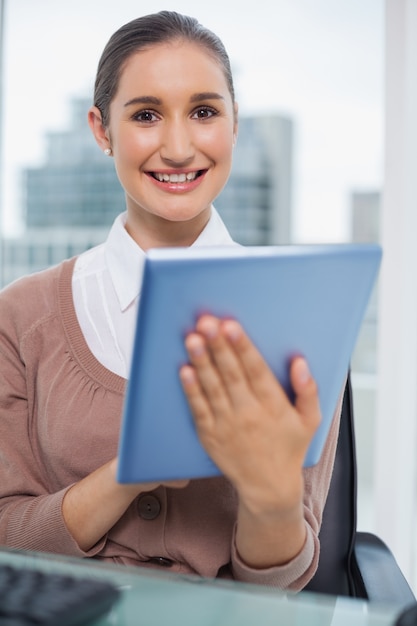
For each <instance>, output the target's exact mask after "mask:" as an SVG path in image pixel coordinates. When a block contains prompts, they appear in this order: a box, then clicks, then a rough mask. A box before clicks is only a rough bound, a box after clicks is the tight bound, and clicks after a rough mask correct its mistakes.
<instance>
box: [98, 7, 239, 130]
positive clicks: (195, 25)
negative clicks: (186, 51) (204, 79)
mask: <svg viewBox="0 0 417 626" xmlns="http://www.w3.org/2000/svg"><path fill="white" fill-rule="evenodd" d="M175 40H179V41H180V40H184V41H188V42H191V43H196V44H198V45H201V46H202V47H204V48H205V49H206V50H207V52H208V53H209V54H211V55H212V56H213V57H214V59H215V60H216V61H217V62H218V63H219V64H220V65H221V66H222V69H223V72H224V75H225V78H226V82H227V85H228V88H229V91H230V95H231V97H232V101H233V102H234V99H235V95H234V87H233V77H232V71H231V67H230V60H229V57H228V54H227V52H226V49H225V47H224V45H223V43H222V42H221V40H220V39H219V37H218V36H217V35H216V34H215V33H213V32H212V31H211V30H209V29H208V28H205V27H204V26H202V25H201V24H200V23H199V22H198V20H196V19H195V18H193V17H189V16H186V15H181V14H180V13H177V12H175V11H160V12H159V13H154V14H151V15H145V16H143V17H139V18H137V19H135V20H132V21H131V22H128V23H127V24H125V25H124V26H122V27H121V28H119V29H118V30H117V31H116V32H115V33H114V34H113V35H112V36H111V37H110V39H109V41H108V43H107V45H106V46H105V48H104V50H103V53H102V55H101V58H100V60H99V64H98V68H97V75H96V80H95V86H94V104H95V106H96V107H97V108H98V109H99V110H100V112H101V116H102V122H103V125H104V127H107V126H108V125H109V121H110V104H111V102H112V100H113V98H114V96H115V95H116V92H117V89H118V86H119V81H120V76H121V73H122V71H123V68H124V65H125V63H126V62H127V60H128V59H129V58H130V57H131V56H132V54H135V53H137V52H140V51H141V50H144V49H146V48H149V47H150V46H153V45H156V44H161V43H166V42H169V41H175Z"/></svg>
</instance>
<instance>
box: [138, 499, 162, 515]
mask: <svg viewBox="0 0 417 626" xmlns="http://www.w3.org/2000/svg"><path fill="white" fill-rule="evenodd" d="M160 511H161V504H160V502H159V500H158V498H157V497H156V496H152V495H150V494H146V495H144V496H141V497H140V498H139V500H138V513H139V517H141V518H142V519H146V520H153V519H155V518H156V517H158V515H159V513H160Z"/></svg>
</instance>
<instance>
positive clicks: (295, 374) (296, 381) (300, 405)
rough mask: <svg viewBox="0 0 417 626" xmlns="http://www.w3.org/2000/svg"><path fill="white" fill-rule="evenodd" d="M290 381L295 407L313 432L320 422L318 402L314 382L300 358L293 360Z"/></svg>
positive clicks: (304, 361) (304, 362) (305, 363)
mask: <svg viewBox="0 0 417 626" xmlns="http://www.w3.org/2000/svg"><path fill="white" fill-rule="evenodd" d="M290 380H291V384H292V387H293V390H294V393H295V407H296V409H297V411H298V412H299V414H300V415H301V416H303V417H305V418H306V419H307V420H308V422H309V425H310V427H311V429H312V431H313V432H314V431H315V430H316V428H317V427H318V425H319V424H320V421H321V411H320V401H319V395H318V389H317V385H316V382H315V380H314V378H313V377H312V376H311V373H310V370H309V367H308V365H307V362H306V360H305V359H303V358H302V357H296V358H295V359H293V361H292V363H291V367H290Z"/></svg>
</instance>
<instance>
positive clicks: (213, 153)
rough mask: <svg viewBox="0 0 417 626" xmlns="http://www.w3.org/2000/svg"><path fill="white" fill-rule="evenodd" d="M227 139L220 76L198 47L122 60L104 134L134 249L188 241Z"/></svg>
mask: <svg viewBox="0 0 417 626" xmlns="http://www.w3.org/2000/svg"><path fill="white" fill-rule="evenodd" d="M235 135H236V111H235V108H234V105H233V102H232V98H231V95H230V92H229V90H228V86H227V82H226V78H225V76H224V74H223V70H222V67H221V65H220V64H219V63H218V62H216V60H214V58H213V57H211V56H210V55H209V54H208V53H207V52H206V50H205V49H204V48H202V47H200V46H198V45H196V44H192V43H188V42H183V41H181V42H171V43H166V44H158V45H155V46H153V47H151V48H149V49H147V50H145V51H141V52H138V53H136V54H134V55H133V56H131V57H130V58H129V60H128V61H127V63H126V65H125V67H124V69H123V72H122V74H121V77H120V82H119V87H118V91H117V93H116V96H115V97H114V99H113V101H112V103H111V105H110V123H109V127H108V128H107V129H106V136H107V138H108V140H109V142H110V145H111V148H112V152H113V156H114V160H115V166H116V170H117V173H118V176H119V179H120V182H121V184H122V185H123V187H124V189H125V191H126V197H127V209H128V221H127V229H128V231H129V232H130V233H131V235H132V236H133V237H134V238H136V240H138V239H140V240H141V241H138V243H140V245H142V246H143V247H145V248H146V247H151V246H152V245H158V243H159V245H164V241H162V238H166V236H168V237H172V238H173V239H176V242H175V241H172V242H171V243H172V244H175V243H177V244H178V245H187V244H190V243H192V241H194V239H195V238H196V237H197V236H198V234H199V233H200V232H201V230H202V229H203V228H204V225H205V224H206V222H207V220H208V218H209V215H210V206H211V203H212V201H213V200H214V199H215V198H216V196H217V195H218V194H219V193H220V191H221V190H222V188H223V187H224V185H225V183H226V181H227V179H228V176H229V173H230V169H231V163H232V152H233V144H234V140H235ZM145 234H146V236H147V237H149V242H148V241H146V240H145ZM161 234H162V238H161V240H160V241H159V242H158V238H159V237H160V236H161ZM135 235H136V236H135ZM155 238H156V239H155ZM165 243H166V244H167V245H169V242H165Z"/></svg>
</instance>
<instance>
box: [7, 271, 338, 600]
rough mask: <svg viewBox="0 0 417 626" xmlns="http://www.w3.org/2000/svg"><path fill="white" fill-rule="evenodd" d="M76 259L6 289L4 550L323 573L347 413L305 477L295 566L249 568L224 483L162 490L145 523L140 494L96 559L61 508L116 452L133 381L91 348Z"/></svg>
mask: <svg viewBox="0 0 417 626" xmlns="http://www.w3.org/2000/svg"><path fill="white" fill-rule="evenodd" d="M73 266H74V259H71V260H69V261H65V262H64V263H62V264H61V265H59V266H57V267H55V268H52V269H49V270H46V271H44V272H40V273H38V274H35V275H32V276H28V277H25V278H23V279H21V280H19V281H16V282H15V283H13V284H12V285H10V286H8V287H7V288H5V289H4V290H3V291H2V292H1V294H0V545H5V546H9V547H14V548H22V549H28V550H39V551H47V552H54V553H61V554H67V555H73V556H81V557H85V556H88V557H95V558H97V559H104V560H110V561H113V562H116V563H125V564H130V565H140V566H148V567H149V566H151V567H158V564H157V563H158V562H157V560H156V559H157V558H158V557H163V559H166V560H168V559H169V561H160V562H161V563H167V562H168V563H169V564H170V570H171V571H175V572H182V573H197V574H199V575H202V576H207V577H216V576H219V577H224V578H235V579H237V580H242V581H246V582H254V583H262V584H267V585H274V586H277V587H280V588H283V589H286V588H290V589H295V590H298V589H301V588H302V587H304V586H305V585H306V584H307V582H308V580H309V579H310V578H311V577H312V575H313V573H314V571H315V568H316V566H317V561H318V555H319V542H318V539H317V535H318V531H319V528H320V523H321V515H322V510H323V507H324V503H325V499H326V496H327V491H328V487H329V482H330V478H331V473H332V467H333V460H334V453H335V448H336V442H337V434H338V424H339V416H338V414H337V416H336V417H335V419H334V420H333V425H332V429H331V432H330V435H329V438H328V441H327V444H326V447H325V450H324V453H323V455H322V458H321V460H320V462H319V464H318V465H317V466H315V467H314V468H309V469H307V470H305V498H304V503H305V521H306V527H307V541H306V544H305V546H304V548H303V550H302V551H301V553H300V554H299V555H298V556H297V557H296V558H295V559H294V560H292V561H291V562H290V563H288V564H286V565H284V566H279V567H272V568H269V569H267V570H254V569H251V568H249V567H247V566H246V565H245V564H244V563H243V562H242V561H241V560H240V559H239V557H238V555H237V554H236V550H235V548H234V527H235V519H236V505H237V498H236V494H235V492H234V489H233V488H232V486H231V485H230V483H229V482H228V481H227V480H226V479H225V478H223V477H218V478H211V479H205V480H195V481H192V482H191V483H190V484H189V486H188V487H186V488H185V489H166V488H162V487H160V488H159V489H157V490H155V491H154V492H151V495H152V496H155V498H156V499H157V501H158V505H159V506H160V511H159V513H158V515H156V517H154V519H143V516H142V517H141V515H140V506H139V503H138V499H136V500H135V501H134V502H133V503H132V505H131V506H130V507H129V508H128V510H127V511H126V513H125V514H124V515H123V517H122V518H121V519H120V520H119V522H118V523H117V524H116V525H115V526H114V527H113V528H112V529H111V530H110V531H109V533H108V534H107V535H106V536H105V537H103V539H102V540H101V541H100V542H99V543H98V544H97V545H96V546H94V548H93V549H91V550H90V551H89V552H88V553H85V552H82V551H81V550H80V549H79V547H78V545H77V544H76V543H75V541H74V540H73V539H72V537H71V535H70V534H69V532H68V530H67V528H66V526H65V523H64V520H63V517H62V513H61V504H62V499H63V496H64V494H65V492H66V490H67V489H68V487H69V486H70V485H72V484H73V483H75V482H77V481H78V480H80V479H81V478H82V477H83V476H85V475H87V474H89V473H90V472H92V471H93V470H95V469H96V468H97V467H99V466H101V465H103V464H104V463H106V462H107V461H109V460H110V459H111V458H113V457H114V456H116V454H117V446H118V437H119V427H120V417H121V411H122V404H123V396H124V391H125V384H126V381H125V380H124V379H123V378H120V377H119V376H117V375H115V374H113V373H112V372H110V371H109V370H107V369H106V368H105V367H103V366H102V365H101V364H100V363H99V362H98V361H97V360H96V358H95V357H94V356H93V355H92V353H91V352H90V351H89V349H88V347H87V344H86V342H85V340H84V337H83V335H82V333H81V330H80V327H79V325H78V321H77V318H76V314H75V310H74V305H73V299H72V292H71V278H72V271H73Z"/></svg>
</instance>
